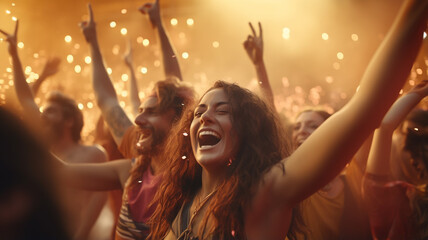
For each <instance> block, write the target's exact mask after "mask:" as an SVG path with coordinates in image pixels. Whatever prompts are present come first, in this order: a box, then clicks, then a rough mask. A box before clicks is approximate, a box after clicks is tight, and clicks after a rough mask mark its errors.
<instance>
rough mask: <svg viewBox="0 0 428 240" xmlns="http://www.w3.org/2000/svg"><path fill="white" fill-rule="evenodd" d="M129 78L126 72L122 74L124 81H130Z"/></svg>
mask: <svg viewBox="0 0 428 240" xmlns="http://www.w3.org/2000/svg"><path fill="white" fill-rule="evenodd" d="M128 78H129V76H128V74H126V73H124V74H122V76H121V79H122V81H124V82H126V81H128Z"/></svg>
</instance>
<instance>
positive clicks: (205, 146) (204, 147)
mask: <svg viewBox="0 0 428 240" xmlns="http://www.w3.org/2000/svg"><path fill="white" fill-rule="evenodd" d="M211 147H212V146H211V145H204V146H201V149H202V150H203V149H207V148H211Z"/></svg>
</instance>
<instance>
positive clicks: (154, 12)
mask: <svg viewBox="0 0 428 240" xmlns="http://www.w3.org/2000/svg"><path fill="white" fill-rule="evenodd" d="M139 10H140V12H141V13H143V14H148V15H149V18H150V22H151V23H152V25H153V27H155V28H156V29H157V30H158V34H159V39H160V44H161V48H162V59H163V66H164V71H165V76H166V77H177V78H178V79H180V80H181V81H182V80H183V77H182V76H181V70H180V65H179V64H178V57H177V55H176V54H175V51H174V49H173V48H172V45H171V42H170V40H169V38H168V35H167V34H166V31H165V28H164V26H163V22H162V18H161V16H160V7H159V0H156V1H155V2H154V3H146V4H144V5H143V6H142V7H140V8H139Z"/></svg>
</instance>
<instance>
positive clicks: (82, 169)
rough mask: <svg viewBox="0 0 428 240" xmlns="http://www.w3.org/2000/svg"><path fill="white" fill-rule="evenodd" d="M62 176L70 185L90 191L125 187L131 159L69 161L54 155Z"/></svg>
mask: <svg viewBox="0 0 428 240" xmlns="http://www.w3.org/2000/svg"><path fill="white" fill-rule="evenodd" d="M53 158H54V161H55V162H56V163H57V164H56V165H57V167H58V169H59V171H60V172H61V176H62V177H63V179H64V180H65V181H66V182H67V184H68V185H70V186H73V187H75V188H78V189H82V190H88V191H109V190H115V189H123V188H124V187H125V183H126V180H127V179H128V177H129V171H130V170H131V160H130V159H122V160H115V161H109V162H99V163H67V162H65V161H63V160H61V159H60V158H58V157H57V156H53Z"/></svg>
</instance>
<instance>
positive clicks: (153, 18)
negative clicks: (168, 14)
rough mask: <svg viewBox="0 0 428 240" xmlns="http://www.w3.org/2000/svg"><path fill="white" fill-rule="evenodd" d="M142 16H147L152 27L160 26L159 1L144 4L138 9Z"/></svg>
mask: <svg viewBox="0 0 428 240" xmlns="http://www.w3.org/2000/svg"><path fill="white" fill-rule="evenodd" d="M138 10H139V11H140V12H141V13H142V14H148V15H149V17H150V22H151V23H152V25H153V27H156V26H159V24H161V17H160V8H159V0H156V1H155V2H154V3H146V4H144V5H143V6H141V7H140V8H139V9H138Z"/></svg>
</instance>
